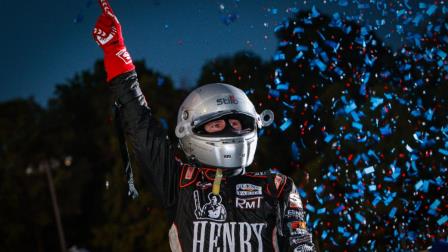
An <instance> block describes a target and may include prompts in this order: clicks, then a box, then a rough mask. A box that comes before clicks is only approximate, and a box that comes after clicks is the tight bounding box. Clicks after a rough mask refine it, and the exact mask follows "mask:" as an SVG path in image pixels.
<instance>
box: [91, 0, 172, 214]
mask: <svg viewBox="0 0 448 252" xmlns="http://www.w3.org/2000/svg"><path fill="white" fill-rule="evenodd" d="M98 2H99V4H100V6H101V8H102V14H101V15H100V17H99V18H98V21H97V23H96V25H95V28H94V29H93V37H94V39H95V41H96V42H97V43H98V45H99V46H100V47H101V48H102V49H103V51H104V67H105V69H106V73H107V81H108V82H109V84H110V87H111V89H112V92H113V94H114V95H115V97H116V100H117V102H118V103H119V105H120V117H121V119H122V120H121V121H122V123H123V127H124V130H125V133H126V136H127V140H129V142H130V143H131V145H132V147H133V148H132V149H133V151H134V154H135V157H136V159H137V163H138V165H139V167H140V168H141V169H142V171H143V175H144V180H145V183H146V184H147V185H148V186H149V188H150V189H151V191H152V192H153V194H154V196H155V197H157V198H158V199H160V201H161V203H162V205H163V206H164V207H166V208H171V209H173V208H174V207H175V205H176V201H177V190H178V187H177V183H178V177H179V175H178V174H179V169H178V163H177V162H176V160H175V158H174V148H173V147H172V145H171V144H170V140H169V139H168V135H167V132H166V131H165V130H164V129H163V128H162V127H160V125H159V123H158V121H157V120H156V119H155V118H153V116H152V115H151V110H150V108H149V107H148V105H147V102H146V99H145V97H144V95H143V93H142V91H141V89H140V85H139V83H138V79H137V73H136V72H135V70H134V69H135V67H134V64H133V63H132V59H131V57H130V55H129V53H128V52H127V49H126V46H125V44H124V39H123V36H122V32H121V25H120V23H119V22H118V19H117V17H116V16H115V14H114V12H113V10H112V8H111V6H110V4H109V3H108V1H107V0H99V1H98Z"/></svg>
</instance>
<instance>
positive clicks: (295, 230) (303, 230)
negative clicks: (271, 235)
mask: <svg viewBox="0 0 448 252" xmlns="http://www.w3.org/2000/svg"><path fill="white" fill-rule="evenodd" d="M288 227H289V232H290V233H291V235H306V234H308V231H307V230H306V228H292V223H288Z"/></svg>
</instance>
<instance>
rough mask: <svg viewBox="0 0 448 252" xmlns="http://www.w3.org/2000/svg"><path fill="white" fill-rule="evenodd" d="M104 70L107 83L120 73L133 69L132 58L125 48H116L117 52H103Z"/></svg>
mask: <svg viewBox="0 0 448 252" xmlns="http://www.w3.org/2000/svg"><path fill="white" fill-rule="evenodd" d="M104 68H105V69H106V73H107V81H108V82H109V81H111V80H112V79H113V78H115V77H117V76H118V75H120V74H122V73H126V72H129V71H132V70H134V69H135V66H134V64H133V63H132V58H131V55H130V54H129V52H128V51H127V49H126V47H124V46H123V47H118V48H117V50H113V51H109V50H104Z"/></svg>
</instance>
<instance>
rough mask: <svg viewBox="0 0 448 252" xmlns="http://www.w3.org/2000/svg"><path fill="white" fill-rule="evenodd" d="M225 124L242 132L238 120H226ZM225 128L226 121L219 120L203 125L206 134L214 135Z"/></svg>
mask: <svg viewBox="0 0 448 252" xmlns="http://www.w3.org/2000/svg"><path fill="white" fill-rule="evenodd" d="M227 122H228V123H229V124H230V126H231V127H232V128H233V129H235V130H242V125H241V122H240V120H238V119H231V118H230V119H227ZM225 127H226V120H224V119H219V120H215V121H211V122H208V123H206V124H205V125H204V130H205V131H206V132H207V133H215V132H219V131H222V130H224V128H225Z"/></svg>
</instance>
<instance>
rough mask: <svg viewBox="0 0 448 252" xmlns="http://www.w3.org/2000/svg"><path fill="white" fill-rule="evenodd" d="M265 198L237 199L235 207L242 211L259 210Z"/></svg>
mask: <svg viewBox="0 0 448 252" xmlns="http://www.w3.org/2000/svg"><path fill="white" fill-rule="evenodd" d="M262 198H263V197H253V198H238V197H236V198H235V206H236V208H240V209H257V208H260V206H261V199H262Z"/></svg>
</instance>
